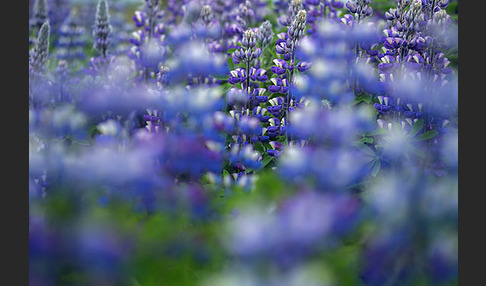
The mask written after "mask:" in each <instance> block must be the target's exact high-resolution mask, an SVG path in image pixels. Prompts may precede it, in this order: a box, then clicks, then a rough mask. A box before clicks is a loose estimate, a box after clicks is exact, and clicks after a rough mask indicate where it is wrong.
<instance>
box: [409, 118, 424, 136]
mask: <svg viewBox="0 0 486 286" xmlns="http://www.w3.org/2000/svg"><path fill="white" fill-rule="evenodd" d="M423 125H424V120H423V119H419V120H417V121H415V123H414V124H413V125H412V129H410V136H411V137H414V136H415V135H416V134H417V133H418V132H419V131H420V129H421V128H422V126H423Z"/></svg>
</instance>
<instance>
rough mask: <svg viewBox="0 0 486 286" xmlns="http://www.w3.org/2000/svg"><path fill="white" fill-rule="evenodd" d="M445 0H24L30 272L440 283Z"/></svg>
mask: <svg viewBox="0 0 486 286" xmlns="http://www.w3.org/2000/svg"><path fill="white" fill-rule="evenodd" d="M457 6H458V1H453V0H390V1H384V0H382V1H379V0H347V1H346V0H343V1H340V0H268V1H267V0H131V1H121V0H90V1H88V0H85V1H83V0H77V1H75V0H71V1H69V0H31V1H30V2H29V20H30V22H29V281H30V285H36V286H37V285H42V286H43V285H127V286H139V285H167V286H179V285H198V286H199V285H200V286H314V285H315V286H326V285H373V286H378V285H457V284H458V80H457V78H458V69H457V66H458V48H457V47H458V44H457V38H458V37H457V36H458V35H457V26H458V24H457V22H458V8H457Z"/></svg>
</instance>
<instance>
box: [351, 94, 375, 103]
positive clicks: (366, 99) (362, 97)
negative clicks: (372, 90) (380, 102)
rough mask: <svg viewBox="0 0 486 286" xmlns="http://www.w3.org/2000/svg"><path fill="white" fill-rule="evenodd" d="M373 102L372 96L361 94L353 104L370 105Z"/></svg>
mask: <svg viewBox="0 0 486 286" xmlns="http://www.w3.org/2000/svg"><path fill="white" fill-rule="evenodd" d="M371 100H372V97H371V95H370V94H366V93H361V94H360V95H358V97H357V98H356V99H355V100H354V102H353V104H358V103H360V102H366V103H370V102H371Z"/></svg>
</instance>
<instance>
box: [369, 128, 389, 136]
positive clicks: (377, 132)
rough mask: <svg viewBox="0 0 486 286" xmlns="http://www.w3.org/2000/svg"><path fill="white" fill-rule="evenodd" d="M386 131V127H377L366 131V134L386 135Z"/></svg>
mask: <svg viewBox="0 0 486 286" xmlns="http://www.w3.org/2000/svg"><path fill="white" fill-rule="evenodd" d="M386 132H387V131H386V130H385V129H384V128H378V129H375V130H373V131H370V132H368V133H366V134H365V135H366V136H376V135H385V134H386Z"/></svg>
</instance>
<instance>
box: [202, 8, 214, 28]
mask: <svg viewBox="0 0 486 286" xmlns="http://www.w3.org/2000/svg"><path fill="white" fill-rule="evenodd" d="M213 17H214V13H213V11H212V9H211V6H210V5H204V6H203V7H202V9H201V16H200V18H201V20H202V22H203V23H204V24H205V25H206V26H207V25H209V23H210V22H211V20H213Z"/></svg>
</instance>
